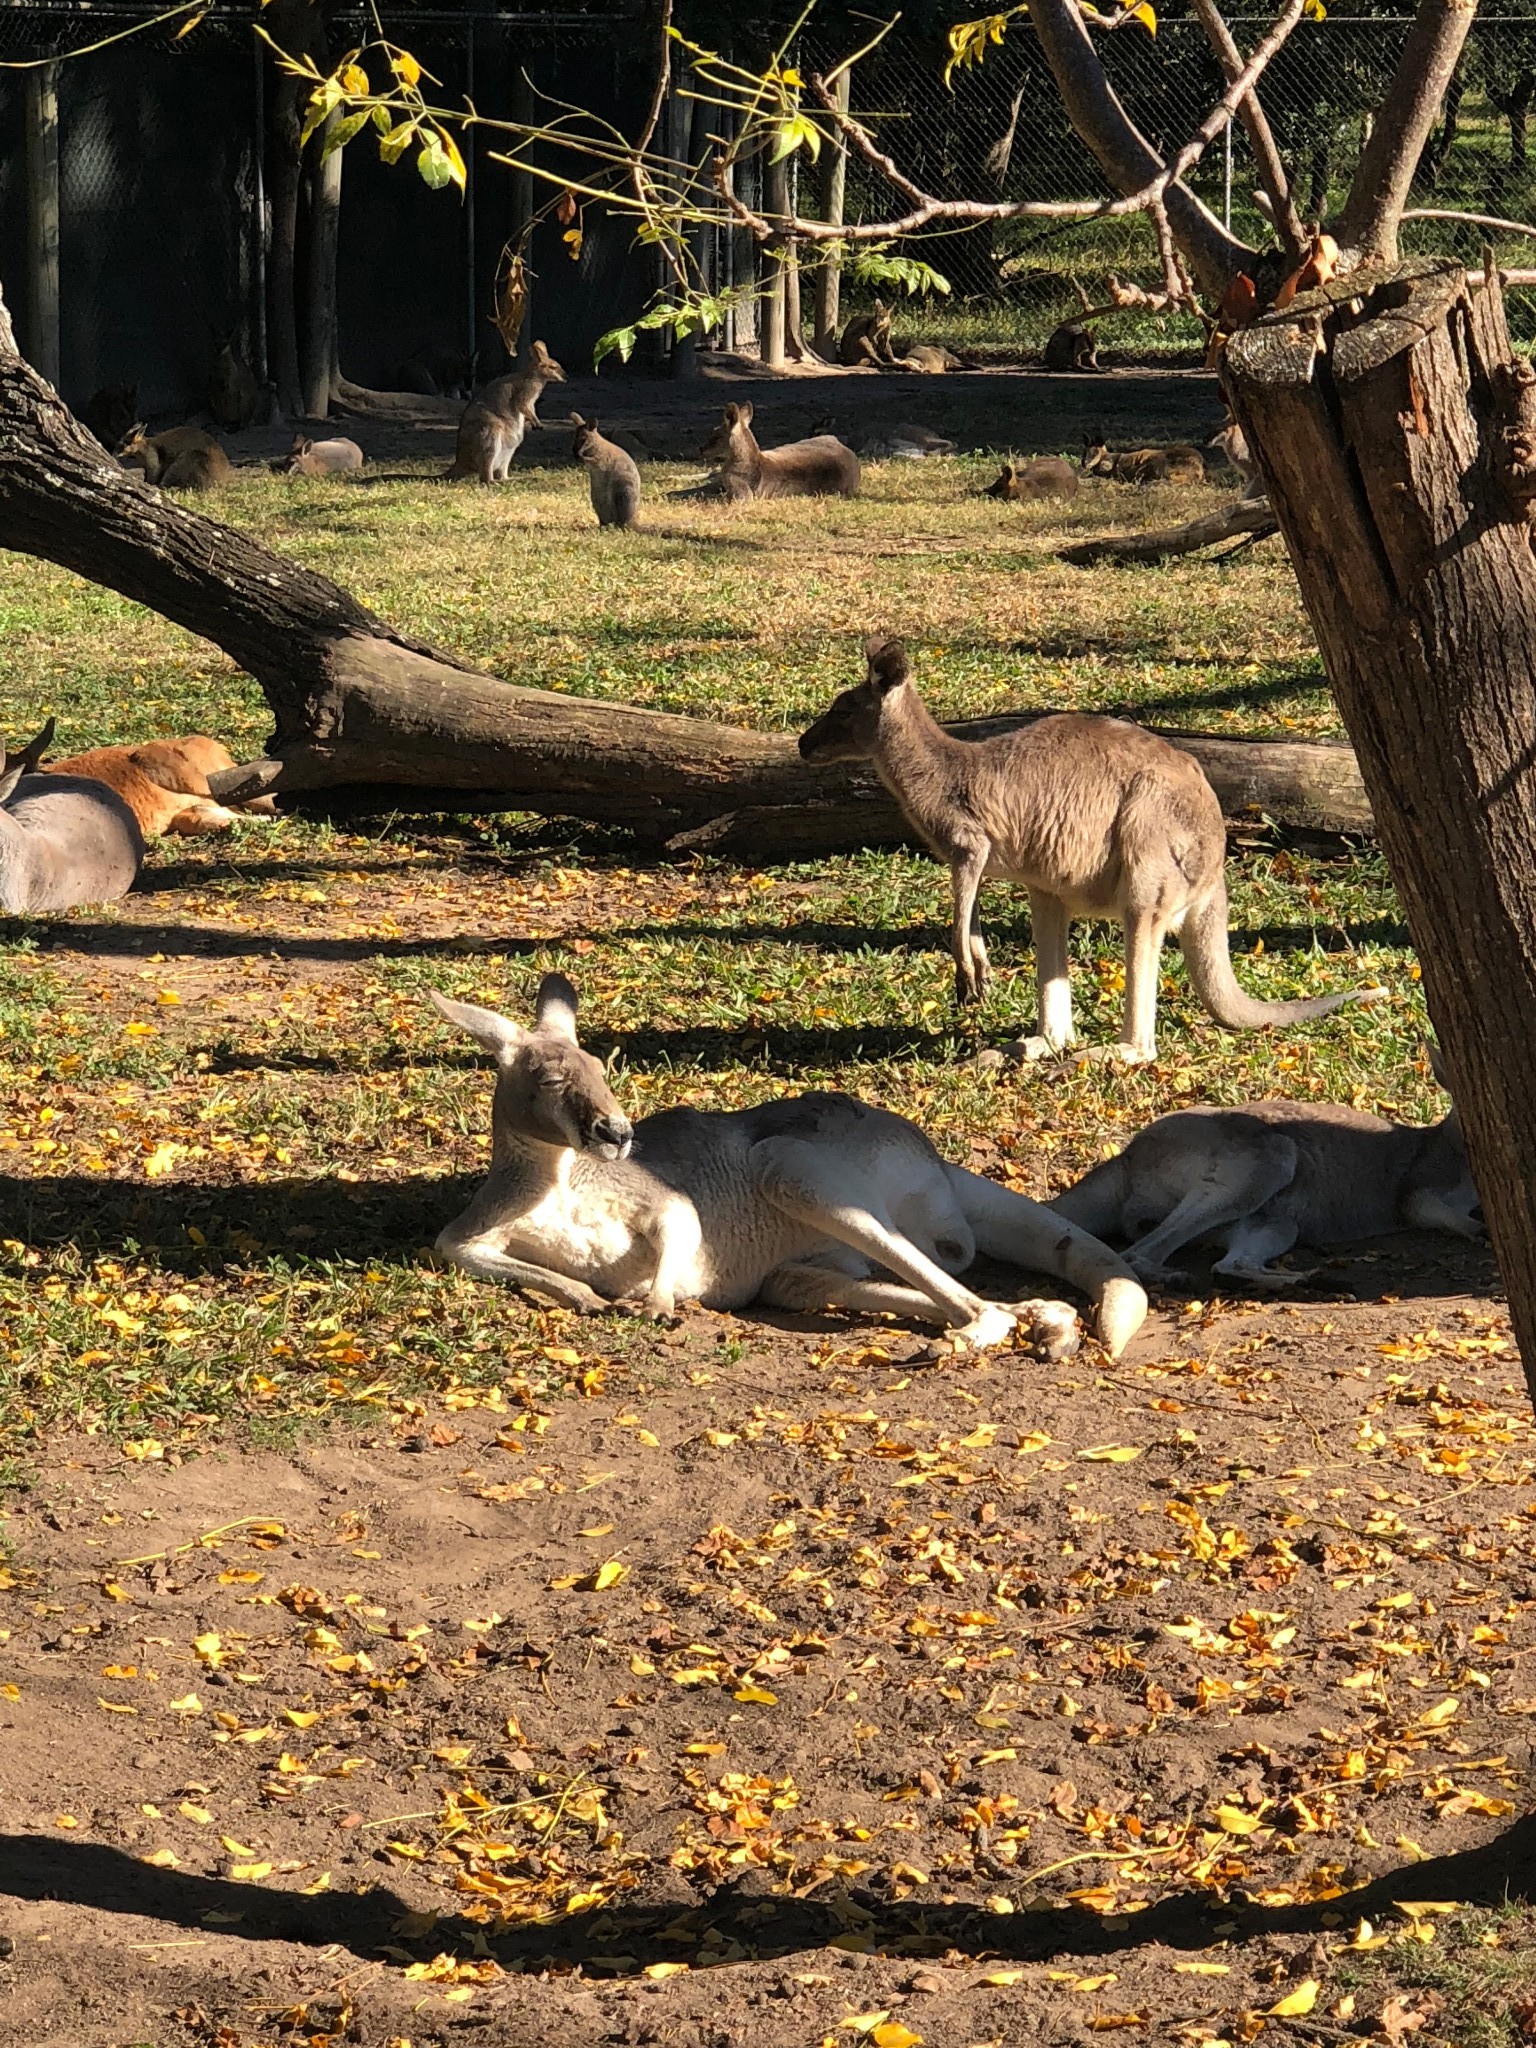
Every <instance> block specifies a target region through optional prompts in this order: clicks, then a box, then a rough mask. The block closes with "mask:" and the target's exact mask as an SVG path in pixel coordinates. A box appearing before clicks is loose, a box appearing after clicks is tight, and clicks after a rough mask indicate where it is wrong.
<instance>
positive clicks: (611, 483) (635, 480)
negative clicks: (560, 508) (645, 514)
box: [571, 412, 640, 526]
mask: <svg viewBox="0 0 1536 2048" xmlns="http://www.w3.org/2000/svg"><path fill="white" fill-rule="evenodd" d="M571 425H572V426H573V427H574V428H575V429H576V438H575V440H574V441H573V442H572V443H571V453H572V454H573V455H574V456H575V458H576V460H577V461H578V462H582V463H585V464H586V470H587V485H588V488H589V489H590V491H591V493H592V510H593V511H594V512H595V513H596V514H597V523H598V525H599V526H633V525H634V523H635V520H636V518H637V516H638V514H639V511H640V472H639V470H638V469H637V468H636V466H635V458H634V457H633V456H632V455H630V454H629V453H628V452H627V451H626V450H625V449H623V448H621V447H619V445H618V443H617V442H616V441H606V440H604V438H603V436H602V435H601V434H600V433H599V432H598V431H597V421H596V420H584V419H583V418H582V416H581V414H580V413H579V412H573V413H572V414H571Z"/></svg>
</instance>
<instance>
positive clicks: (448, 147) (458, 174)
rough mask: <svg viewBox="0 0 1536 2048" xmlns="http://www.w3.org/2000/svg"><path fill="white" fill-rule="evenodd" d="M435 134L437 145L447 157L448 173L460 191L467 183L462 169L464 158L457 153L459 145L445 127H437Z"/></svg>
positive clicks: (466, 175)
mask: <svg viewBox="0 0 1536 2048" xmlns="http://www.w3.org/2000/svg"><path fill="white" fill-rule="evenodd" d="M436 134H437V140H438V145H439V147H440V148H441V150H442V152H443V155H444V156H445V157H446V158H447V159H448V175H449V177H450V178H452V180H453V182H454V183H455V185H457V186H458V188H459V190H460V191H461V192H462V191H464V190H465V189H466V186H467V184H468V173H467V172H466V171H465V169H464V159H463V157H462V156H460V154H459V145H458V144H457V143H456V142H455V141H454V139H453V137H452V136H451V135H450V134H449V133H448V130H447V129H446V128H439V129H438V130H437V131H436Z"/></svg>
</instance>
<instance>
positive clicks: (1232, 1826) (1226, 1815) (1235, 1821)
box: [1216, 1806, 1264, 1835]
mask: <svg viewBox="0 0 1536 2048" xmlns="http://www.w3.org/2000/svg"><path fill="white" fill-rule="evenodd" d="M1216 1824H1217V1826H1218V1827H1220V1828H1222V1829H1223V1830H1224V1831H1225V1832H1226V1833H1227V1834H1229V1835H1251V1834H1252V1833H1253V1832H1254V1830H1255V1829H1256V1828H1259V1827H1262V1826H1263V1824H1264V1823H1263V1817H1262V1816H1261V1815H1260V1814H1257V1813H1250V1812H1249V1811H1248V1809H1247V1808H1246V1807H1244V1806H1218V1807H1217V1809H1216Z"/></svg>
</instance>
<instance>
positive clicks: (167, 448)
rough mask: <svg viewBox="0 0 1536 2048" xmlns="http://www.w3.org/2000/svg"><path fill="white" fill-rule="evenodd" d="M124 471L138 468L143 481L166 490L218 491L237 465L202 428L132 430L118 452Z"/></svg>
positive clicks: (140, 427) (139, 427) (139, 428)
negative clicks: (150, 431)
mask: <svg viewBox="0 0 1536 2048" xmlns="http://www.w3.org/2000/svg"><path fill="white" fill-rule="evenodd" d="M117 459H118V461H119V462H120V463H121V464H122V466H123V468H124V469H138V470H142V471H143V473H144V481H145V482H146V483H148V484H158V485H159V487H160V489H161V490H163V491H215V490H220V489H222V488H223V486H224V485H225V484H227V483H228V482H229V481H230V479H231V477H233V475H234V473H235V466H234V464H233V463H232V462H231V461H230V459H229V457H228V456H227V455H226V454H225V453H224V450H223V449H222V447H220V445H219V443H218V442H217V441H215V440H214V438H213V436H212V435H211V434H207V433H204V431H203V429H202V428H201V427H168V428H167V429H166V431H165V432H164V433H163V434H151V433H148V432H146V430H145V429H144V427H143V426H136V427H131V428H130V429H129V431H128V434H127V437H126V439H125V440H124V441H123V442H122V443H121V444H120V446H119V447H118V450H117Z"/></svg>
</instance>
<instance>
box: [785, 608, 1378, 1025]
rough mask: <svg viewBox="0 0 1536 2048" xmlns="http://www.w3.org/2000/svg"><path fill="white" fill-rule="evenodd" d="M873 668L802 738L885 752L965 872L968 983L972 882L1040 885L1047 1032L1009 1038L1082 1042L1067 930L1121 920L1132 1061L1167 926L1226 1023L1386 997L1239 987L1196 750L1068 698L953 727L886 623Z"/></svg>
mask: <svg viewBox="0 0 1536 2048" xmlns="http://www.w3.org/2000/svg"><path fill="white" fill-rule="evenodd" d="M865 652H866V654H867V656H868V660H869V674H868V678H867V679H866V681H865V682H863V683H861V684H860V685H859V686H858V687H857V688H855V689H852V690H844V691H843V692H842V694H841V695H840V696H839V697H837V698H836V699H835V700H834V701H833V703H832V705H831V707H830V709H829V710H827V711H826V712H824V713H823V714H822V716H821V717H820V718H819V719H817V721H816V723H815V724H814V725H813V726H811V727H809V729H808V730H807V731H805V732H803V733H802V734H801V736H800V752H801V754H802V755H803V756H804V758H805V759H806V760H807V761H873V763H874V765H875V772H876V773H877V774H878V775H879V777H880V780H881V781H882V782H883V783H884V784H885V786H886V788H887V789H888V790H889V791H890V792H891V794H892V796H894V797H895V799H896V801H897V803H899V804H900V806H901V808H902V811H903V813H904V814H905V816H906V819H907V822H908V824H910V825H911V826H912V828H913V830H914V831H915V832H916V833H917V834H918V836H919V837H920V838H921V839H922V840H923V841H924V843H925V844H926V845H927V846H928V847H929V848H930V849H931V850H932V851H933V852H934V853H935V854H937V855H938V857H939V858H940V859H941V860H946V861H948V862H949V867H950V878H951V881H952V883H953V886H954V899H955V919H954V939H953V944H954V954H955V967H956V988H957V993H958V997H959V1000H960V1001H961V1002H962V1003H967V1002H974V1001H975V1000H976V999H977V998H978V997H979V996H980V994H981V992H982V990H983V989H984V988H985V986H986V982H987V974H988V962H987V948H986V944H985V942H984V941H983V939H982V937H981V934H980V933H979V932H977V931H976V930H974V929H973V921H974V915H975V909H976V894H977V891H978V889H979V888H980V886H981V883H982V881H983V879H984V878H985V877H986V876H988V875H996V876H998V877H1001V878H1003V879H1005V880H1007V881H1011V882H1022V883H1023V884H1024V886H1025V888H1027V889H1028V891H1029V909H1030V917H1031V920H1032V922H1033V925H1034V938H1035V975H1036V980H1037V982H1038V985H1039V1004H1040V1018H1039V1033H1038V1035H1037V1036H1034V1037H1029V1038H1025V1039H1022V1040H1020V1041H1019V1042H1018V1044H1017V1045H1016V1046H1014V1047H1013V1048H1011V1050H1013V1051H1014V1052H1015V1053H1016V1054H1017V1055H1018V1056H1019V1057H1022V1058H1025V1059H1038V1058H1040V1057H1042V1056H1043V1055H1044V1054H1046V1053H1048V1052H1060V1051H1061V1050H1062V1049H1063V1048H1064V1047H1066V1046H1069V1045H1071V1044H1073V1043H1074V1033H1073V1029H1072V988H1071V983H1070V981H1069V979H1068V954H1067V927H1068V924H1069V923H1070V921H1071V919H1072V918H1074V917H1094V918H1113V919H1114V920H1115V921H1116V923H1118V924H1120V925H1122V926H1123V927H1124V930H1125V1018H1124V1023H1123V1025H1122V1027H1121V1039H1120V1043H1119V1045H1118V1046H1117V1047H1116V1048H1115V1051H1116V1053H1117V1054H1118V1055H1119V1057H1120V1058H1122V1059H1126V1060H1150V1059H1155V1058H1156V1057H1157V1037H1156V1031H1157V973H1158V957H1159V955H1160V953H1161V951H1162V945H1163V940H1164V938H1165V937H1166V936H1167V934H1168V933H1169V932H1173V933H1174V934H1176V935H1177V937H1178V941H1179V945H1180V947H1181V948H1182V949H1183V953H1184V959H1185V963H1186V965H1187V966H1188V968H1189V978H1190V980H1191V981H1192V982H1193V983H1194V987H1195V993H1196V995H1197V996H1198V997H1199V998H1200V1000H1201V1002H1202V1003H1203V1004H1204V1005H1205V1007H1206V1009H1207V1010H1209V1011H1210V1013H1211V1015H1212V1016H1213V1017H1214V1018H1215V1019H1216V1021H1217V1023H1218V1024H1225V1025H1226V1026H1227V1027H1228V1029H1229V1030H1234V1031H1257V1030H1261V1029H1262V1028H1264V1027H1265V1026H1266V1025H1274V1024H1302V1023H1306V1022H1308V1021H1309V1020H1310V1019H1311V1018H1313V1017H1323V1016H1326V1015H1327V1013H1328V1012H1329V1011H1330V1010H1336V1009H1337V1008H1338V1007H1339V1005H1340V1004H1341V1003H1348V1002H1356V1001H1364V1000H1366V999H1367V998H1370V997H1373V996H1379V995H1382V994H1383V993H1384V991H1383V990H1381V989H1365V990H1361V991H1360V992H1359V993H1358V994H1353V993H1351V994H1342V995H1332V996H1316V997H1313V998H1312V999H1311V1000H1309V1001H1306V1002H1292V1003H1260V1002H1255V1001H1254V999H1253V998H1252V997H1251V996H1247V995H1245V994H1244V993H1243V991H1242V989H1241V988H1240V987H1239V986H1238V983H1237V978H1236V976H1235V975H1234V974H1233V972H1232V962H1231V960H1230V958H1229V957H1228V952H1227V883H1226V875H1225V872H1224V863H1225V860H1226V852H1227V834H1226V828H1225V826H1224V825H1223V823H1222V817H1221V805H1220V804H1219V803H1218V802H1217V800H1216V792H1215V791H1214V790H1213V789H1212V788H1211V785H1210V784H1209V783H1208V782H1207V781H1206V779H1205V775H1204V773H1203V771H1202V770H1201V768H1200V766H1199V764H1198V763H1197V762H1196V761H1195V760H1194V759H1193V758H1192V757H1191V756H1190V755H1188V754H1184V753H1181V752H1180V751H1179V749H1178V748H1177V747H1174V746H1170V745H1169V743H1168V741H1167V740H1164V739H1159V738H1158V736H1157V734H1156V733H1151V732H1146V731H1144V730H1143V729H1142V727H1141V726H1139V725H1132V724H1131V723H1130V722H1129V721H1128V720H1125V719H1119V718H1094V717H1089V716H1085V715H1084V714H1082V713H1079V712H1058V713H1056V714H1055V715H1054V716H1052V717H1049V718H1041V719H1038V720H1037V721H1036V722H1035V723H1034V724H1032V725H1027V726H1024V727H1023V728H1022V729H1021V730H1019V731H1017V732H1010V733H1004V734H1002V735H1000V736H999V737H998V738H996V739H990V740H957V739H954V738H952V737H951V736H950V734H948V733H947V732H945V731H944V729H943V727H942V726H940V725H937V724H936V723H935V722H934V720H933V718H932V717H931V715H930V714H929V711H928V708H927V706H926V705H925V704H924V703H923V700H922V698H921V697H919V695H918V694H917V691H916V689H915V688H914V687H913V685H912V669H911V665H910V663H909V662H908V660H907V655H906V650H905V648H904V647H903V646H902V645H901V643H900V641H899V640H887V639H883V638H880V637H878V636H877V637H876V638H874V639H872V640H870V641H869V643H868V645H867V647H866V649H865Z"/></svg>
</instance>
